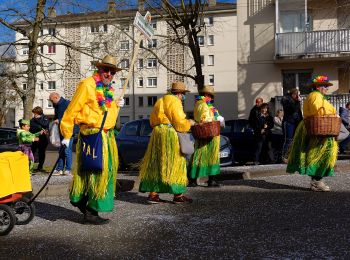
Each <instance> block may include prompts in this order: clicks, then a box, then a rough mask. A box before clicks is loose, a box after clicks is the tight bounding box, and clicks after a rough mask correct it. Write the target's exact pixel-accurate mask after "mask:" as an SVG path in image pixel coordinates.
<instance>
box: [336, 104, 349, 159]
mask: <svg viewBox="0 0 350 260" xmlns="http://www.w3.org/2000/svg"><path fill="white" fill-rule="evenodd" d="M339 115H340V118H341V121H342V123H343V125H344V126H345V128H346V129H347V130H349V127H350V102H348V103H346V105H345V108H344V107H340V108H339ZM349 142H350V135H349V136H348V137H347V138H345V139H344V140H343V141H341V142H340V143H339V154H344V153H345V149H346V145H347V144H348V143H349Z"/></svg>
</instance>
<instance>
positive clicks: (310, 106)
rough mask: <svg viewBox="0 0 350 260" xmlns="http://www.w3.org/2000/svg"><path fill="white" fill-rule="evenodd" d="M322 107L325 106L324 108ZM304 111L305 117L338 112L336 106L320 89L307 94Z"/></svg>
mask: <svg viewBox="0 0 350 260" xmlns="http://www.w3.org/2000/svg"><path fill="white" fill-rule="evenodd" d="M321 107H324V109H322V108H321ZM303 111H304V117H305V118H306V117H310V116H323V115H335V114H336V113H337V111H336V109H335V107H334V106H333V105H332V104H331V103H329V101H328V100H327V99H326V98H325V96H324V95H323V94H322V93H321V92H319V91H313V92H311V93H310V94H309V95H308V96H307V98H306V99H305V102H304V108H303Z"/></svg>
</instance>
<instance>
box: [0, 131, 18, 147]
mask: <svg viewBox="0 0 350 260" xmlns="http://www.w3.org/2000/svg"><path fill="white" fill-rule="evenodd" d="M16 133H17V129H15V128H4V127H0V152H8V151H17V150H18V139H17V135H16Z"/></svg>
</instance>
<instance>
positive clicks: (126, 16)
mask: <svg viewBox="0 0 350 260" xmlns="http://www.w3.org/2000/svg"><path fill="white" fill-rule="evenodd" d="M147 10H149V11H151V9H147V8H146V9H145V12H146V11H147ZM137 11H138V9H137V8H131V9H122V10H120V9H119V10H118V9H116V10H115V13H114V14H108V11H107V10H106V11H98V12H87V13H68V14H64V15H57V16H56V17H54V18H49V17H47V18H46V19H45V20H44V23H72V22H91V21H94V20H95V21H97V20H106V19H113V20H114V19H117V20H132V19H134V17H135V14H136V12H137ZM218 11H236V4H235V3H234V4H233V3H216V5H215V6H207V7H206V8H205V12H218ZM155 16H156V15H155ZM15 24H16V25H25V24H27V23H26V22H24V21H20V22H16V23H15Z"/></svg>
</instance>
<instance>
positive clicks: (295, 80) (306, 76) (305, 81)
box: [282, 70, 312, 95]
mask: <svg viewBox="0 0 350 260" xmlns="http://www.w3.org/2000/svg"><path fill="white" fill-rule="evenodd" d="M282 78H283V79H282V84H283V94H284V95H285V94H287V93H288V90H290V89H292V88H299V90H300V94H302V95H304V94H309V93H310V91H311V89H310V88H309V87H308V85H309V83H310V82H311V78H312V70H289V71H288V70H286V71H282Z"/></svg>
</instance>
